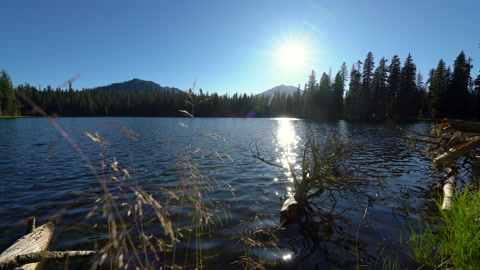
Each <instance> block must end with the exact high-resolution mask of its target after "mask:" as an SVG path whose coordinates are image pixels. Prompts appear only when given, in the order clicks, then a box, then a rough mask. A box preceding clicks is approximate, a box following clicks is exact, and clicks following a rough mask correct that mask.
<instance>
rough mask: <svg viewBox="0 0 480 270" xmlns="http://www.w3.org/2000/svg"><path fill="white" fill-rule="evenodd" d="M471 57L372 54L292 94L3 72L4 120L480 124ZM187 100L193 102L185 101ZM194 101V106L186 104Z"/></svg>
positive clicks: (478, 81) (478, 83)
mask: <svg viewBox="0 0 480 270" xmlns="http://www.w3.org/2000/svg"><path fill="white" fill-rule="evenodd" d="M472 69H473V65H472V59H471V58H467V57H466V55H465V53H464V52H463V51H462V52H460V54H459V55H458V56H457V58H456V59H455V61H454V63H453V68H451V67H450V66H448V65H447V63H445V61H443V60H442V59H440V61H439V62H438V65H437V66H436V67H435V68H432V69H431V70H430V71H429V72H428V74H426V76H425V75H424V74H422V73H421V72H419V71H417V68H416V65H415V63H414V59H413V57H412V56H411V55H410V54H409V55H408V56H407V57H406V58H405V60H403V61H402V60H401V59H400V57H399V56H397V55H394V56H393V57H392V58H391V59H387V58H385V57H382V58H380V60H378V62H375V58H374V56H373V53H372V52H369V53H368V54H367V56H366V58H365V60H364V61H363V62H362V61H357V62H355V63H353V64H352V65H351V67H350V68H349V67H348V66H347V64H346V63H345V62H344V63H343V64H342V66H341V68H340V70H338V72H337V73H336V74H335V75H333V74H331V72H330V74H327V73H325V72H324V73H322V74H317V73H316V72H315V71H312V72H311V74H310V75H308V74H306V83H305V84H304V85H303V87H301V86H300V85H299V86H298V89H297V91H296V92H295V93H294V94H293V95H286V94H284V93H283V94H282V93H280V92H279V93H277V94H275V95H274V96H265V95H253V94H250V95H247V94H237V93H236V94H233V95H228V94H225V95H218V94H217V93H213V94H210V93H208V92H207V93H204V91H203V90H202V89H200V90H199V91H195V92H194V91H192V89H189V90H187V91H179V90H178V89H176V88H166V87H160V86H158V85H156V86H154V85H153V84H152V82H146V81H142V80H138V79H134V80H131V81H128V82H125V83H123V85H124V86H125V84H127V86H129V87H131V88H132V89H131V91H124V90H119V89H118V86H119V85H121V84H112V85H110V86H103V87H98V88H93V89H82V90H75V89H72V87H71V84H69V87H68V89H60V88H56V89H53V88H52V87H51V86H47V87H46V88H44V89H40V87H39V88H36V87H34V86H31V85H29V84H28V83H26V84H21V85H18V86H16V87H14V86H13V84H12V80H11V78H10V76H9V74H8V73H7V71H5V70H3V71H1V72H0V115H1V116H18V115H24V116H30V115H39V114H40V115H41V114H44V115H51V116H155V117H176V116H182V113H181V110H186V111H193V110H192V108H191V106H192V105H191V104H194V106H195V108H194V111H195V116H196V117H296V118H310V119H322V120H329V119H340V118H353V119H413V118H418V117H420V118H437V119H438V118H443V117H448V118H457V119H480V109H479V108H480V74H479V75H478V76H477V77H476V78H475V79H474V78H472V76H471V72H472ZM188 100H190V103H188V102H186V101H188ZM189 104H190V105H189Z"/></svg>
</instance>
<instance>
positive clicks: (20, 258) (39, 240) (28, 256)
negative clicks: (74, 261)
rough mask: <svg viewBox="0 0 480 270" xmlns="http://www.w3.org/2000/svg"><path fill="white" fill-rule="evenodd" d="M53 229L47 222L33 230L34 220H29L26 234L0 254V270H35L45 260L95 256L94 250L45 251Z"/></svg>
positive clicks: (53, 226) (51, 224)
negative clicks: (16, 269) (17, 269)
mask: <svg viewBox="0 0 480 270" xmlns="http://www.w3.org/2000/svg"><path fill="white" fill-rule="evenodd" d="M54 229H55V224H54V223H53V222H47V223H46V224H44V225H42V226H40V227H38V228H35V218H34V217H31V218H29V219H28V228H27V234H26V235H25V236H23V237H21V238H19V239H18V240H17V241H15V243H13V245H11V246H10V247H9V248H7V249H6V250H5V251H3V252H2V254H0V270H10V269H15V268H18V267H21V269H24V270H35V269H37V267H38V266H39V264H40V262H45V261H47V260H61V259H66V258H83V257H88V256H93V255H96V254H97V251H95V250H73V251H71V250H68V251H47V249H48V245H49V243H50V240H51V239H52V235H53V230H54Z"/></svg>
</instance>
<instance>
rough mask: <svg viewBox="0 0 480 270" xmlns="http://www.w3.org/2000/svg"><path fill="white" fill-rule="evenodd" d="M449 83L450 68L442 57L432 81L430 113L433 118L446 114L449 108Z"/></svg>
mask: <svg viewBox="0 0 480 270" xmlns="http://www.w3.org/2000/svg"><path fill="white" fill-rule="evenodd" d="M448 85H449V78H448V70H447V69H446V66H445V62H444V61H443V59H440V61H439V62H438V65H437V68H436V69H435V72H434V73H433V77H432V79H431V81H430V89H429V91H430V115H431V116H432V117H433V118H442V117H445V116H446V113H447V108H448V95H447V89H448Z"/></svg>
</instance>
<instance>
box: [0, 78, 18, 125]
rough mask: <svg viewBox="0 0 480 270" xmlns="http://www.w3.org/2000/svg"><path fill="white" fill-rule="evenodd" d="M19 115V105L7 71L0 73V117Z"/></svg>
mask: <svg viewBox="0 0 480 270" xmlns="http://www.w3.org/2000/svg"><path fill="white" fill-rule="evenodd" d="M18 113H19V104H18V102H17V99H16V96H15V90H14V89H13V84H12V80H11V79H10V76H9V75H8V73H7V71H5V70H2V71H0V115H8V116H15V115H18Z"/></svg>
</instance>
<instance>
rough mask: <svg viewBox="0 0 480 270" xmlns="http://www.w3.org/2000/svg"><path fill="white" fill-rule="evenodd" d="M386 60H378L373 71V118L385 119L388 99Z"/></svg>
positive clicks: (383, 58)
mask: <svg viewBox="0 0 480 270" xmlns="http://www.w3.org/2000/svg"><path fill="white" fill-rule="evenodd" d="M387 62H388V60H387V59H385V57H382V58H381V59H380V62H379V63H378V67H377V68H376V69H375V73H374V75H373V82H372V111H373V114H374V117H377V118H385V117H386V116H387V106H388V102H389V100H388V99H387V97H388V85H387V79H388V67H387Z"/></svg>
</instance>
